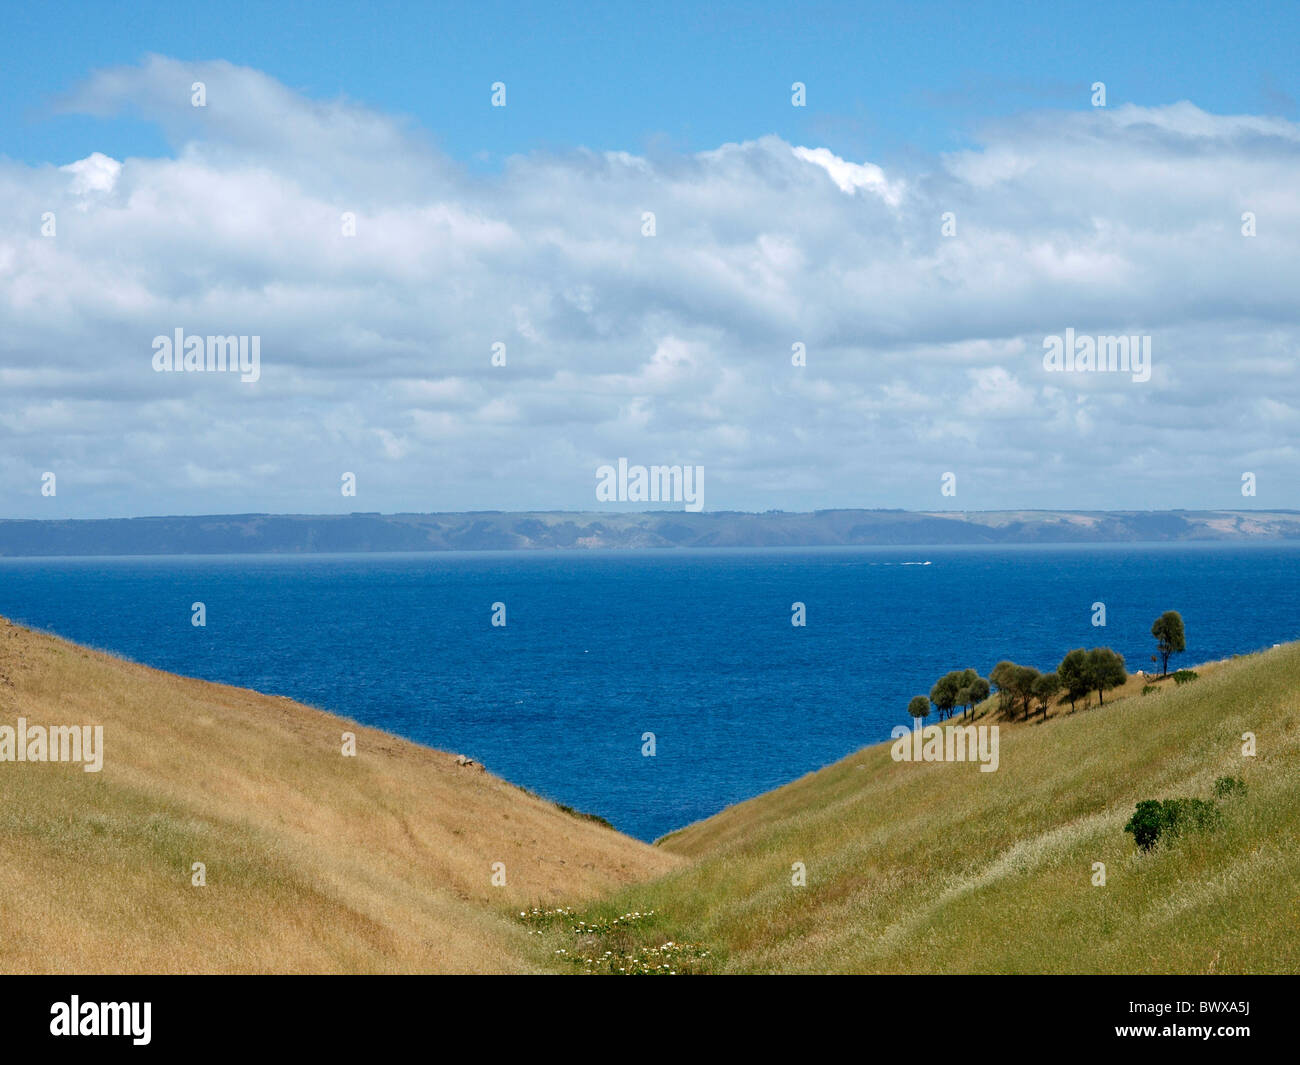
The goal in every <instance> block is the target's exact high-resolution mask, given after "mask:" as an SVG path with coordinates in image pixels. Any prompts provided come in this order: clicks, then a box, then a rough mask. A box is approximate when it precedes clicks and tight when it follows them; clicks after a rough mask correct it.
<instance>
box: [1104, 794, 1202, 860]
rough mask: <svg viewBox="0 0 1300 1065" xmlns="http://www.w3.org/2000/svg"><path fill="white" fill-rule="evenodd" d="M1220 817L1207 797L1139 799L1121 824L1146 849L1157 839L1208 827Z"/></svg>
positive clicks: (1172, 837) (1173, 837)
mask: <svg viewBox="0 0 1300 1065" xmlns="http://www.w3.org/2000/svg"><path fill="white" fill-rule="evenodd" d="M1222 820H1223V814H1222V812H1221V811H1220V810H1219V808H1218V807H1217V806H1216V805H1215V804H1214V803H1213V802H1210V801H1209V800H1208V799H1165V800H1163V801H1161V800H1159V799H1143V800H1142V801H1141V802H1140V803H1138V804H1137V808H1136V809H1135V810H1134V812H1133V816H1132V817H1131V818H1129V822H1128V824H1127V825H1125V826H1124V831H1125V832H1129V833H1132V836H1133V842H1134V843H1136V844H1137V845H1138V846H1139V847H1140V848H1141V849H1142V850H1144V851H1149V850H1150V849H1151V848H1152V847H1154V846H1155V845H1156V844H1157V843H1158V842H1159V841H1160V840H1161V839H1165V840H1171V839H1176V838H1177V837H1178V836H1181V835H1182V834H1183V833H1185V832H1200V831H1209V830H1211V829H1214V828H1216V827H1218V825H1219V824H1220V822H1222Z"/></svg>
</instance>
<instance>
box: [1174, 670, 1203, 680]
mask: <svg viewBox="0 0 1300 1065" xmlns="http://www.w3.org/2000/svg"><path fill="white" fill-rule="evenodd" d="M1199 676H1200V674H1199V673H1197V672H1196V670H1194V669H1180V670H1178V672H1177V673H1175V674H1174V683H1175V684H1189V683H1191V682H1192V681H1194V680H1195V679H1196V678H1197V677H1199Z"/></svg>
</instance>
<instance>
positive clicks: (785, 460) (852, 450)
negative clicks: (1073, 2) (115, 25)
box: [0, 57, 1300, 515]
mask: <svg viewBox="0 0 1300 1065" xmlns="http://www.w3.org/2000/svg"><path fill="white" fill-rule="evenodd" d="M195 80H202V81H204V82H205V83H206V85H207V94H208V107H206V108H193V107H191V106H190V101H189V86H190V84H191V83H192V82H193V81H195ZM64 106H65V107H66V108H68V109H70V110H81V111H90V112H92V113H98V114H110V113H114V112H116V111H117V110H120V109H123V108H131V109H134V110H135V111H137V112H138V113H140V114H142V115H144V116H145V117H147V118H150V119H153V120H155V121H157V122H159V123H160V124H161V125H162V126H163V127H164V128H165V129H166V130H167V131H168V132H169V134H170V135H171V136H172V137H173V138H174V141H175V144H176V150H175V153H174V156H173V157H166V158H126V159H123V160H122V161H121V162H118V161H117V160H114V159H112V158H110V156H109V154H107V153H105V152H104V151H96V150H95V149H96V148H97V147H98V148H100V149H102V148H103V147H104V146H103V145H98V146H97V145H90V144H88V145H87V146H86V150H85V152H84V158H82V159H80V160H77V161H75V162H72V163H68V164H67V165H64V166H61V167H59V166H44V167H28V166H24V165H21V164H17V163H13V162H7V161H0V197H2V198H3V199H4V202H5V203H6V205H7V210H6V212H5V214H4V216H3V218H2V219H0V316H2V317H3V320H4V322H5V329H4V331H3V333H0V385H3V391H0V434H2V435H3V436H4V443H5V446H4V448H3V449H0V488H2V489H3V491H4V495H5V499H6V503H7V506H6V507H5V509H4V512H5V513H8V514H22V515H54V514H79V515H96V514H132V513H161V512H213V511H221V510H225V511H247V510H283V511H299V512H301V511H323V510H350V509H366V510H409V509H413V508H419V509H426V508H444V509H456V508H459V507H483V506H495V507H500V508H514V507H521V508H522V507H544V508H560V507H563V508H579V507H588V506H591V505H593V504H594V502H595V500H594V489H593V485H594V472H593V471H594V468H595V466H596V465H598V464H600V463H602V462H607V461H611V460H612V459H614V458H617V457H618V456H620V455H627V456H631V457H635V458H638V459H639V460H643V461H653V462H658V461H674V462H693V463H694V462H698V463H703V464H704V465H705V466H706V467H707V468H708V480H709V498H708V504H709V506H710V508H714V507H719V508H720V507H738V508H752V509H760V510H761V509H766V508H768V507H783V508H785V509H795V508H798V507H819V506H839V505H867V506H910V507H917V508H933V507H936V506H941V505H945V501H944V500H941V499H940V498H939V497H938V481H937V472H936V471H943V470H955V471H958V472H959V473H960V470H961V469H962V468H963V464H967V465H971V464H978V466H979V470H980V474H979V477H978V478H969V479H960V483H961V484H962V485H963V486H968V485H977V486H978V487H972V488H970V489H969V494H968V495H965V496H964V497H962V498H959V499H958V500H957V501H956V502H957V504H958V505H960V506H963V507H983V506H1008V507H1021V506H1094V507H1099V506H1151V505H1163V506H1198V505H1229V504H1232V503H1236V504H1238V505H1240V504H1241V503H1242V500H1241V498H1240V495H1239V493H1238V491H1237V489H1238V486H1239V484H1240V472H1241V471H1242V470H1244V469H1251V470H1252V471H1254V472H1256V473H1257V474H1259V475H1260V485H1261V489H1260V496H1259V497H1257V498H1256V499H1255V500H1253V501H1252V502H1253V503H1254V504H1255V505H1259V506H1300V497H1297V495H1296V488H1295V486H1296V485H1297V483H1300V481H1298V480H1297V478H1296V477H1295V473H1294V467H1293V466H1288V465H1287V464H1288V463H1293V462H1294V460H1295V449H1294V447H1291V446H1290V445H1289V444H1288V443H1287V442H1285V441H1283V442H1282V444H1281V446H1279V440H1278V436H1279V434H1281V433H1288V432H1290V431H1291V429H1292V428H1293V427H1294V425H1295V424H1296V420H1297V412H1298V411H1300V383H1298V382H1300V377H1298V376H1297V375H1296V373H1295V362H1296V355H1297V344H1298V341H1300V331H1298V330H1297V317H1298V315H1300V310H1297V304H1296V301H1295V291H1296V289H1297V283H1298V282H1300V260H1298V259H1297V257H1296V255H1295V248H1296V246H1297V243H1298V242H1300V189H1298V188H1297V185H1296V182H1295V174H1296V173H1297V170H1298V167H1297V164H1300V129H1298V128H1297V127H1296V126H1295V125H1294V124H1292V123H1289V122H1287V121H1285V120H1283V119H1278V118H1271V117H1268V116H1223V115H1212V114H1208V113H1206V112H1203V111H1201V110H1199V109H1198V108H1196V107H1194V106H1193V105H1191V104H1187V103H1183V104H1178V105H1175V106H1173V107H1168V108H1135V107H1120V108H1114V109H1108V110H1106V111H1093V110H1092V109H1088V110H1087V111H1079V112H1068V113H1056V114H1051V115H1039V114H1031V115H1025V116H1021V117H1020V118H1017V119H1014V120H1005V121H1002V122H999V123H997V124H996V125H993V126H990V127H989V128H988V129H986V130H984V131H982V133H981V136H982V138H983V141H982V143H981V144H980V146H979V147H977V148H973V149H969V150H966V151H962V152H957V153H953V154H952V155H950V156H947V157H944V158H941V159H935V160H932V161H931V162H929V163H928V164H917V163H913V164H911V166H910V169H908V170H907V171H904V170H903V169H901V168H900V167H898V166H890V167H888V168H885V167H882V166H880V165H878V164H876V163H872V162H869V161H862V162H850V161H846V160H845V159H843V158H841V157H839V156H837V155H836V154H834V153H833V152H831V151H830V150H829V149H827V148H809V147H796V146H792V145H789V144H787V143H785V142H784V141H782V140H781V139H779V138H777V137H771V136H769V137H763V138H760V139H758V140H755V141H750V142H745V143H739V144H726V145H722V146H720V147H719V148H717V149H714V150H712V151H709V152H702V153H698V154H693V155H678V156H664V157H656V158H655V159H653V160H651V159H646V158H640V157H637V156H633V155H629V154H627V153H613V152H610V153H603V152H596V151H591V150H587V149H575V150H574V151H572V152H568V153H562V154H554V153H540V152H539V153H532V154H527V155H520V156H516V157H514V158H512V159H511V160H510V161H509V163H508V165H507V166H506V167H505V169H504V171H503V172H502V173H500V174H495V175H472V174H470V173H468V172H466V171H464V170H463V169H462V168H460V167H459V166H457V165H456V164H455V163H453V162H452V161H450V160H448V159H446V158H445V157H443V156H441V155H439V154H438V153H437V152H436V151H435V150H434V149H433V148H432V147H431V139H430V137H429V136H427V135H426V134H425V133H424V132H423V131H421V130H418V129H414V128H411V127H410V126H409V124H407V123H406V122H404V121H403V120H402V119H400V118H395V117H392V116H388V115H382V114H376V113H374V112H371V111H368V110H366V109H365V108H362V107H359V106H357V105H355V104H352V103H350V102H348V101H332V102H320V101H313V100H309V99H306V98H304V97H302V96H300V95H298V94H296V93H294V92H293V91H291V90H289V89H287V88H286V87H284V86H283V85H280V84H278V83H277V82H275V81H274V80H273V79H271V78H269V77H267V76H266V75H264V74H262V73H260V72H257V71H253V70H248V69H246V68H240V67H235V66H232V65H230V64H228V63H221V62H215V63H197V64H187V63H180V62H178V61H175V60H170V59H163V58H160V57H152V58H150V59H148V60H146V61H145V62H144V63H143V64H142V65H141V66H139V67H134V68H120V69H116V70H111V71H104V72H100V73H98V74H96V75H94V76H92V77H91V78H90V79H89V80H88V81H87V82H86V84H85V85H83V86H82V87H80V88H79V89H78V90H76V91H75V92H73V93H72V94H70V96H69V97H68V99H67V100H66V101H65V102H64ZM434 132H435V133H436V131H434ZM55 162H60V161H55ZM50 211H52V212H54V213H55V214H56V215H57V216H58V235H57V236H56V237H42V236H41V235H40V219H41V216H42V215H43V214H44V213H45V212H50ZM643 211H653V212H654V213H655V216H656V225H657V235H656V236H654V237H643V236H642V235H641V224H642V223H641V219H642V212H643ZM1245 211H1251V212H1254V213H1255V214H1256V216H1257V231H1258V236H1256V237H1244V236H1242V234H1241V222H1240V216H1241V214H1242V212H1245ZM344 212H352V213H353V214H355V216H356V220H357V233H356V236H355V237H348V236H344V235H343V234H342V232H341V224H340V217H341V215H342V214H343V213H344ZM945 212H952V213H953V214H954V215H955V217H956V222H957V234H956V236H954V237H944V236H943V235H942V234H941V231H940V224H941V218H942V216H943V214H944V213H945ZM177 327H183V328H184V329H185V330H186V331H187V332H191V333H199V334H207V333H213V334H236V335H238V334H257V335H259V336H260V337H261V338H262V377H261V380H260V381H259V382H258V383H257V384H256V385H254V386H250V385H242V384H240V383H239V382H238V380H235V379H226V378H221V379H214V378H213V377H211V376H206V375H197V374H190V375H187V374H156V373H154V372H153V371H152V369H151V367H150V357H151V354H152V351H151V342H152V339H153V338H154V337H155V336H157V335H159V334H167V333H170V332H171V331H172V330H174V329H175V328H177ZM1067 327H1073V328H1075V329H1076V330H1077V331H1079V332H1087V333H1093V334H1111V333H1125V334H1129V333H1136V334H1149V335H1151V336H1152V338H1153V359H1154V364H1155V365H1154V372H1153V375H1152V379H1151V381H1149V382H1147V383H1146V384H1134V383H1133V382H1131V381H1130V380H1128V379H1127V378H1119V377H1103V376H1099V375H1095V376H1093V377H1091V378H1087V379H1083V378H1076V377H1071V376H1069V375H1061V374H1047V373H1045V372H1044V371H1043V369H1042V364H1041V356H1042V339H1043V337H1044V336H1045V335H1047V334H1060V333H1062V332H1063V331H1064V330H1065V329H1066V328H1067ZM497 342H501V343H504V344H505V345H506V347H507V351H508V356H507V361H506V365H505V366H493V365H492V364H491V354H492V346H493V344H494V343H497ZM796 342H799V343H803V344H804V345H805V346H806V350H807V359H808V364H807V366H806V367H803V368H798V367H794V366H792V365H791V362H790V355H791V346H792V345H793V344H794V343H796ZM1247 461H1249V462H1251V463H1255V465H1244V463H1246V462H1247ZM1257 467H1259V468H1257ZM1121 468H1122V469H1124V471H1125V476H1124V477H1123V478H1117V477H1116V476H1114V473H1113V471H1114V470H1116V469H1121ZM46 470H55V471H58V472H59V474H60V480H59V494H58V496H57V498H56V499H53V500H47V499H44V498H43V497H41V496H40V493H39V486H40V474H41V473H42V472H43V471H46ZM344 471H351V472H355V473H356V474H357V476H358V496H357V498H356V499H351V498H349V499H344V498H343V497H341V495H340V493H339V488H338V486H339V478H340V474H341V473H342V472H344ZM965 490H966V489H965V488H964V491H965ZM947 505H951V501H948V502H947Z"/></svg>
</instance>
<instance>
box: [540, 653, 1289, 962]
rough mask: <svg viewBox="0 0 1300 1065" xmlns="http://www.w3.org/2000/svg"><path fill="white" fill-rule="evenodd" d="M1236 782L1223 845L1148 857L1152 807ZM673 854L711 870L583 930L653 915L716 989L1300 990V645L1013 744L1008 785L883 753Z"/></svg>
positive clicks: (1117, 703)
mask: <svg viewBox="0 0 1300 1065" xmlns="http://www.w3.org/2000/svg"><path fill="white" fill-rule="evenodd" d="M1128 687H1129V688H1133V689H1134V690H1135V691H1136V690H1138V689H1139V687H1140V686H1139V685H1136V684H1130V685H1129V686H1128ZM990 705H991V704H990ZM989 717H990V715H989V713H988V707H986V708H985V714H984V715H983V719H984V720H988V719H989ZM1247 731H1251V732H1254V733H1255V735H1256V737H1257V740H1256V742H1257V745H1258V753H1257V756H1256V757H1253V758H1248V757H1243V754H1242V734H1243V733H1244V732H1247ZM1222 776H1237V777H1241V778H1242V779H1243V780H1244V781H1245V782H1246V784H1247V786H1248V788H1247V793H1246V795H1245V796H1244V797H1240V798H1234V799H1233V800H1232V801H1231V802H1229V803H1224V804H1223V807H1224V819H1223V823H1222V824H1221V825H1220V826H1219V827H1218V828H1217V829H1215V830H1213V831H1207V832H1198V833H1191V834H1188V835H1185V836H1183V837H1181V838H1179V839H1177V840H1176V841H1174V842H1172V843H1171V844H1168V845H1165V844H1162V845H1160V846H1159V847H1157V848H1156V849H1154V850H1153V851H1151V852H1150V853H1148V854H1142V853H1139V851H1138V849H1137V847H1136V846H1135V845H1134V842H1133V839H1132V837H1131V836H1130V835H1128V834H1126V833H1125V832H1124V830H1123V828H1124V825H1125V823H1126V822H1127V820H1128V819H1129V817H1130V816H1132V813H1133V809H1134V806H1135V804H1136V803H1137V802H1138V801H1139V800H1141V799H1147V798H1153V799H1164V798H1171V797H1179V796H1184V797H1199V798H1207V799H1208V798H1212V797H1213V790H1214V784H1215V781H1216V780H1217V779H1218V778H1219V777H1222ZM659 845H660V846H661V847H663V848H664V849H666V850H669V851H672V852H674V853H676V854H680V855H683V856H685V857H687V858H689V859H690V862H691V863H690V864H689V865H688V866H685V867H683V868H681V869H679V870H677V871H674V872H672V873H670V874H668V875H667V876H664V877H662V878H660V879H658V880H655V881H653V882H651V883H649V884H643V885H636V886H631V887H627V888H624V889H622V890H620V891H618V892H617V893H615V894H614V895H612V896H610V897H607V898H606V899H605V900H603V901H602V902H601V903H600V904H599V905H596V906H592V905H587V906H586V907H584V908H582V909H581V916H582V918H583V919H585V920H587V921H598V920H602V919H603V920H608V919H609V918H610V917H611V915H616V914H618V913H624V912H629V911H641V912H645V911H651V910H653V911H654V912H655V915H656V918H655V925H654V927H653V929H652V930H649V931H650V932H652V933H653V934H652V935H651V936H650V938H651V939H654V938H659V939H660V940H674V941H680V942H688V943H694V944H700V945H702V946H704V947H706V948H707V949H708V950H709V951H710V958H709V963H708V966H707V968H708V969H709V970H711V971H724V972H725V971H730V972H807V973H814V972H878V973H903V972H984V973H1030V972H1033V973H1057V972H1089V973H1091V972H1189V973H1211V972H1224V973H1226V972H1298V971H1300V644H1288V645H1286V646H1283V647H1280V648H1275V649H1273V650H1271V651H1267V652H1263V653H1261V654H1259V655H1252V656H1245V657H1241V658H1236V659H1233V660H1230V661H1228V662H1225V663H1220V664H1216V665H1215V666H1214V668H1212V669H1208V670H1206V669H1203V670H1202V671H1201V678H1200V680H1198V682H1197V683H1195V684H1189V685H1183V686H1181V687H1176V686H1174V685H1172V684H1166V685H1162V686H1161V689H1160V690H1159V691H1158V692H1157V693H1153V694H1149V695H1147V696H1146V697H1140V696H1139V697H1136V698H1135V697H1132V696H1129V697H1127V698H1109V699H1108V700H1107V703H1106V705H1105V706H1104V707H1097V706H1095V705H1094V706H1093V707H1092V708H1090V709H1087V710H1083V709H1080V710H1079V711H1078V712H1076V713H1073V714H1070V713H1065V712H1063V711H1062V712H1060V713H1058V714H1057V715H1056V716H1053V717H1052V718H1050V719H1049V720H1048V721H1047V722H1046V723H1040V722H1038V721H1031V722H1029V723H1027V724H1019V723H1017V724H1011V725H1006V724H1004V725H1003V727H1002V732H1001V768H1000V769H999V770H998V771H997V772H995V773H980V772H979V771H978V767H977V765H975V764H973V763H965V764H961V763H958V764H945V763H937V764H936V763H930V764H911V763H895V762H893V761H892V760H891V759H890V757H889V746H888V745H887V744H886V745H882V746H877V747H871V748H867V749H864V750H862V751H859V752H858V753H856V754H853V755H851V756H850V757H848V758H845V759H844V760H842V761H841V762H838V763H836V764H835V765H832V766H829V767H828V768H826V769H824V770H822V771H820V772H818V773H814V774H811V775H809V776H807V777H804V778H802V779H800V780H797V781H795V782H793V783H791V784H789V785H787V786H786V787H783V788H780V789H778V790H776V791H773V792H770V793H768V794H766V795H762V796H759V797H758V798H755V799H752V800H750V801H748V802H745V803H741V804H739V805H737V806H734V807H731V808H729V809H727V810H725V811H723V812H722V813H720V814H718V815H717V816H716V817H713V818H710V819H709V820H706V821H703V822H700V823H699V824H696V825H692V826H690V827H688V828H685V829H683V830H681V831H679V832H674V833H672V834H671V835H669V836H667V837H665V839H663V840H661V841H660V844H659ZM795 862H802V863H804V865H805V866H806V869H807V886H806V887H795V886H792V884H791V867H792V864H793V863H795ZM1095 862H1102V863H1104V864H1105V867H1106V883H1105V886H1102V887H1097V886H1093V882H1092V881H1093V863H1095ZM540 938H545V937H540ZM547 945H548V946H549V945H550V943H549V941H548V942H547ZM594 945H595V944H593V946H594Z"/></svg>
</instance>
